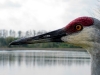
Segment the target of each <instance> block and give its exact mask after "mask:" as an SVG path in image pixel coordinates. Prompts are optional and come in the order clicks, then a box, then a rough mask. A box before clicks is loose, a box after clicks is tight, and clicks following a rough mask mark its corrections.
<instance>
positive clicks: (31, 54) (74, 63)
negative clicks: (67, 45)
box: [0, 50, 90, 75]
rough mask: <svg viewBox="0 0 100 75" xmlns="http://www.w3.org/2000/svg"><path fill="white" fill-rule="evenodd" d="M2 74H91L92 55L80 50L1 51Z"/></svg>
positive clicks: (0, 73) (0, 68)
mask: <svg viewBox="0 0 100 75" xmlns="http://www.w3.org/2000/svg"><path fill="white" fill-rule="evenodd" d="M0 75H90V56H89V54H88V53H87V52H78V51H46V50H15V51H14V50H13V51H0Z"/></svg>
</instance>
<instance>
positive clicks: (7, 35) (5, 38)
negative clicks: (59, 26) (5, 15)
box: [0, 29, 76, 48]
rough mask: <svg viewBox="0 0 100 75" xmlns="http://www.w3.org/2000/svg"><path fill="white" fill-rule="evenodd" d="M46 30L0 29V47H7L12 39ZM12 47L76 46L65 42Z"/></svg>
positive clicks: (42, 32)
mask: <svg viewBox="0 0 100 75" xmlns="http://www.w3.org/2000/svg"><path fill="white" fill-rule="evenodd" d="M46 32H47V31H45V30H40V31H35V30H28V31H26V32H23V31H17V32H16V31H14V30H5V29H1V30H0V48H6V47H8V45H9V43H10V42H12V41H13V40H16V39H19V38H24V37H30V36H36V35H40V34H44V33H46ZM12 47H25V48H76V46H73V45H70V44H66V43H37V44H28V45H19V46H12Z"/></svg>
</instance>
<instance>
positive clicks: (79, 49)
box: [0, 48, 86, 51]
mask: <svg viewBox="0 0 100 75" xmlns="http://www.w3.org/2000/svg"><path fill="white" fill-rule="evenodd" d="M0 50H8V51H9V50H52V51H53V50H54V51H86V50H85V49H82V48H0Z"/></svg>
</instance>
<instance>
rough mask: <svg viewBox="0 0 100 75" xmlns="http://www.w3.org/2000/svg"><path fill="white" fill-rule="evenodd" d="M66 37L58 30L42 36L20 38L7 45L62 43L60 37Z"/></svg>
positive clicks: (62, 30)
mask: <svg viewBox="0 0 100 75" xmlns="http://www.w3.org/2000/svg"><path fill="white" fill-rule="evenodd" d="M63 36H66V31H65V30H64V29H63V28H62V29H58V30H55V31H51V32H48V33H45V34H42V35H38V36H34V37H28V38H22V39H18V40H15V41H13V42H11V43H10V44H9V45H21V44H34V43H45V42H63V41H62V40H61V37H63Z"/></svg>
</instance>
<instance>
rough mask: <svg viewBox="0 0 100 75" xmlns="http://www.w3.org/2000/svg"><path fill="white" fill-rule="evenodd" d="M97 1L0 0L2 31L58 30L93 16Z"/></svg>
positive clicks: (0, 24)
mask: <svg viewBox="0 0 100 75" xmlns="http://www.w3.org/2000/svg"><path fill="white" fill-rule="evenodd" d="M96 4H97V0H0V26H1V27H0V29H7V30H10V29H13V30H16V31H18V30H22V31H27V30H47V31H49V30H56V29H58V28H62V27H64V26H66V25H67V24H68V23H69V22H70V21H71V20H73V19H75V18H77V17H80V16H91V14H90V13H92V10H93V9H94V8H95V6H96Z"/></svg>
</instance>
